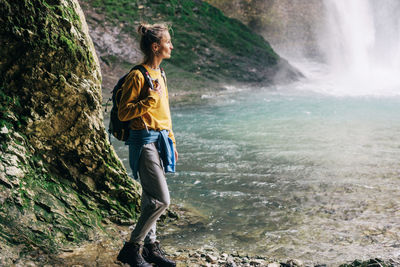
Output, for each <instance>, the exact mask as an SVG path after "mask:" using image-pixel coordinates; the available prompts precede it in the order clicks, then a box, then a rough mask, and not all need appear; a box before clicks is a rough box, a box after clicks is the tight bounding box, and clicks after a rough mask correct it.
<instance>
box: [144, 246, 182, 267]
mask: <svg viewBox="0 0 400 267" xmlns="http://www.w3.org/2000/svg"><path fill="white" fill-rule="evenodd" d="M143 257H144V258H145V259H146V261H148V262H150V263H155V264H157V266H158V267H175V266H176V263H175V262H174V261H172V260H170V259H167V258H166V257H165V252H164V251H163V250H162V249H161V248H160V243H159V242H158V241H156V242H154V243H152V244H145V245H144V248H143Z"/></svg>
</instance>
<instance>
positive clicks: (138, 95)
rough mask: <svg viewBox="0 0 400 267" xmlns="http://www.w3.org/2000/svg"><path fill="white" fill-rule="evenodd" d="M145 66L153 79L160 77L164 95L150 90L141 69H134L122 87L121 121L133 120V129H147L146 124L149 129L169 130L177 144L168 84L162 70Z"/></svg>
mask: <svg viewBox="0 0 400 267" xmlns="http://www.w3.org/2000/svg"><path fill="white" fill-rule="evenodd" d="M143 66H144V67H145V68H146V70H147V71H148V72H149V74H150V76H151V78H152V79H158V81H159V83H160V85H161V89H162V95H161V96H160V95H159V94H158V93H157V92H155V91H152V90H150V92H149V89H148V86H147V85H145V83H146V80H145V78H144V77H143V75H142V73H141V72H140V71H139V70H133V71H131V72H130V73H129V74H128V76H127V77H126V79H125V82H124V84H123V85H122V87H121V89H122V95H121V100H120V104H119V107H118V117H119V119H120V120H121V121H131V122H130V124H129V125H130V128H131V129H133V130H143V129H146V126H145V124H146V125H147V127H148V129H149V130H155V131H161V130H168V131H169V137H170V138H171V139H172V141H173V142H174V145H175V137H174V133H173V132H172V121H171V113H170V110H169V100H168V88H167V85H166V84H165V82H164V79H163V77H162V76H161V71H160V70H153V69H151V68H150V67H149V66H147V65H143ZM144 85H145V86H144ZM138 100H139V101H138Z"/></svg>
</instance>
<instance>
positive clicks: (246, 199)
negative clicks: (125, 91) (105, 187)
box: [114, 80, 400, 263]
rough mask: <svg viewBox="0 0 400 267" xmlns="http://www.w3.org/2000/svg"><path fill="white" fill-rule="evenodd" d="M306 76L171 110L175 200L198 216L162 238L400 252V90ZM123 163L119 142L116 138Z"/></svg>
mask: <svg viewBox="0 0 400 267" xmlns="http://www.w3.org/2000/svg"><path fill="white" fill-rule="evenodd" d="M320 86H321V83H320V82H316V81H309V80H305V81H301V82H298V83H294V84H291V85H286V86H280V87H271V88H259V89H257V90H252V91H249V90H243V91H241V90H239V91H236V92H234V93H227V94H225V95H224V96H221V97H219V98H216V99H214V100H213V101H211V102H210V103H209V104H207V105H204V106H200V107H199V106H196V107H193V108H181V109H173V110H172V116H173V123H174V132H175V134H176V139H177V142H178V150H179V153H180V157H179V162H178V165H177V170H178V171H177V173H176V174H173V175H168V183H169V187H170V191H171V197H172V199H173V201H172V202H173V203H183V204H185V205H188V206H191V207H194V208H196V209H197V210H198V211H199V212H200V213H202V214H204V216H206V218H207V226H206V227H202V228H201V229H191V230H190V231H188V229H184V230H183V231H182V232H181V233H178V234H177V233H174V234H173V235H171V236H168V237H167V239H168V240H169V241H168V242H169V243H170V244H171V243H174V244H176V245H177V246H182V247H187V246H189V247H196V246H199V247H200V246H207V245H209V246H212V247H217V248H220V249H222V250H226V251H236V250H238V251H247V252H249V253H253V254H263V255H268V256H271V257H276V258H278V259H282V258H298V259H301V260H304V261H306V262H307V261H311V262H314V263H315V262H323V263H342V262H343V261H344V260H353V259H355V258H360V259H361V258H363V259H365V258H371V257H382V258H395V257H400V249H399V248H400V219H399V218H400V190H399V188H400V179H399V177H400V163H399V162H400V135H399V132H400V112H399V105H400V97H399V96H390V97H387V96H380V97H377V96H337V95H331V94H326V93H317V91H321V92H325V91H326V90H325V89H326V88H320ZM114 146H116V150H117V153H118V154H119V156H120V157H121V158H122V160H123V162H124V164H125V165H126V166H127V169H129V167H128V165H127V148H126V147H124V146H123V145H122V143H120V142H114Z"/></svg>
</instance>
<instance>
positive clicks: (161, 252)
mask: <svg viewBox="0 0 400 267" xmlns="http://www.w3.org/2000/svg"><path fill="white" fill-rule="evenodd" d="M155 245H156V248H157V252H158V253H159V254H160V255H161V256H165V254H166V253H165V251H164V250H162V249H161V247H160V243H158V242H155Z"/></svg>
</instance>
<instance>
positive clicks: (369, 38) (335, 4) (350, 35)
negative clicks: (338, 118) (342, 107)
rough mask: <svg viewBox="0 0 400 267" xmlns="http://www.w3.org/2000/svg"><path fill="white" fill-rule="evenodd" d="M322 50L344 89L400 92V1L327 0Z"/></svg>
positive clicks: (343, 91)
mask: <svg viewBox="0 0 400 267" xmlns="http://www.w3.org/2000/svg"><path fill="white" fill-rule="evenodd" d="M324 8H325V14H324V17H325V25H324V27H322V28H323V29H324V30H323V32H322V33H321V34H320V36H319V40H320V50H321V52H322V54H323V55H324V57H325V60H326V62H327V63H328V65H329V70H330V73H331V75H332V77H334V78H335V79H336V85H337V84H339V85H340V86H341V89H338V88H336V89H335V90H341V91H342V92H338V93H339V94H340V93H345V94H353V95H360V94H366V95H399V94H400V75H399V74H400V1H398V0H381V1H374V0H351V1H348V0H324Z"/></svg>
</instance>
